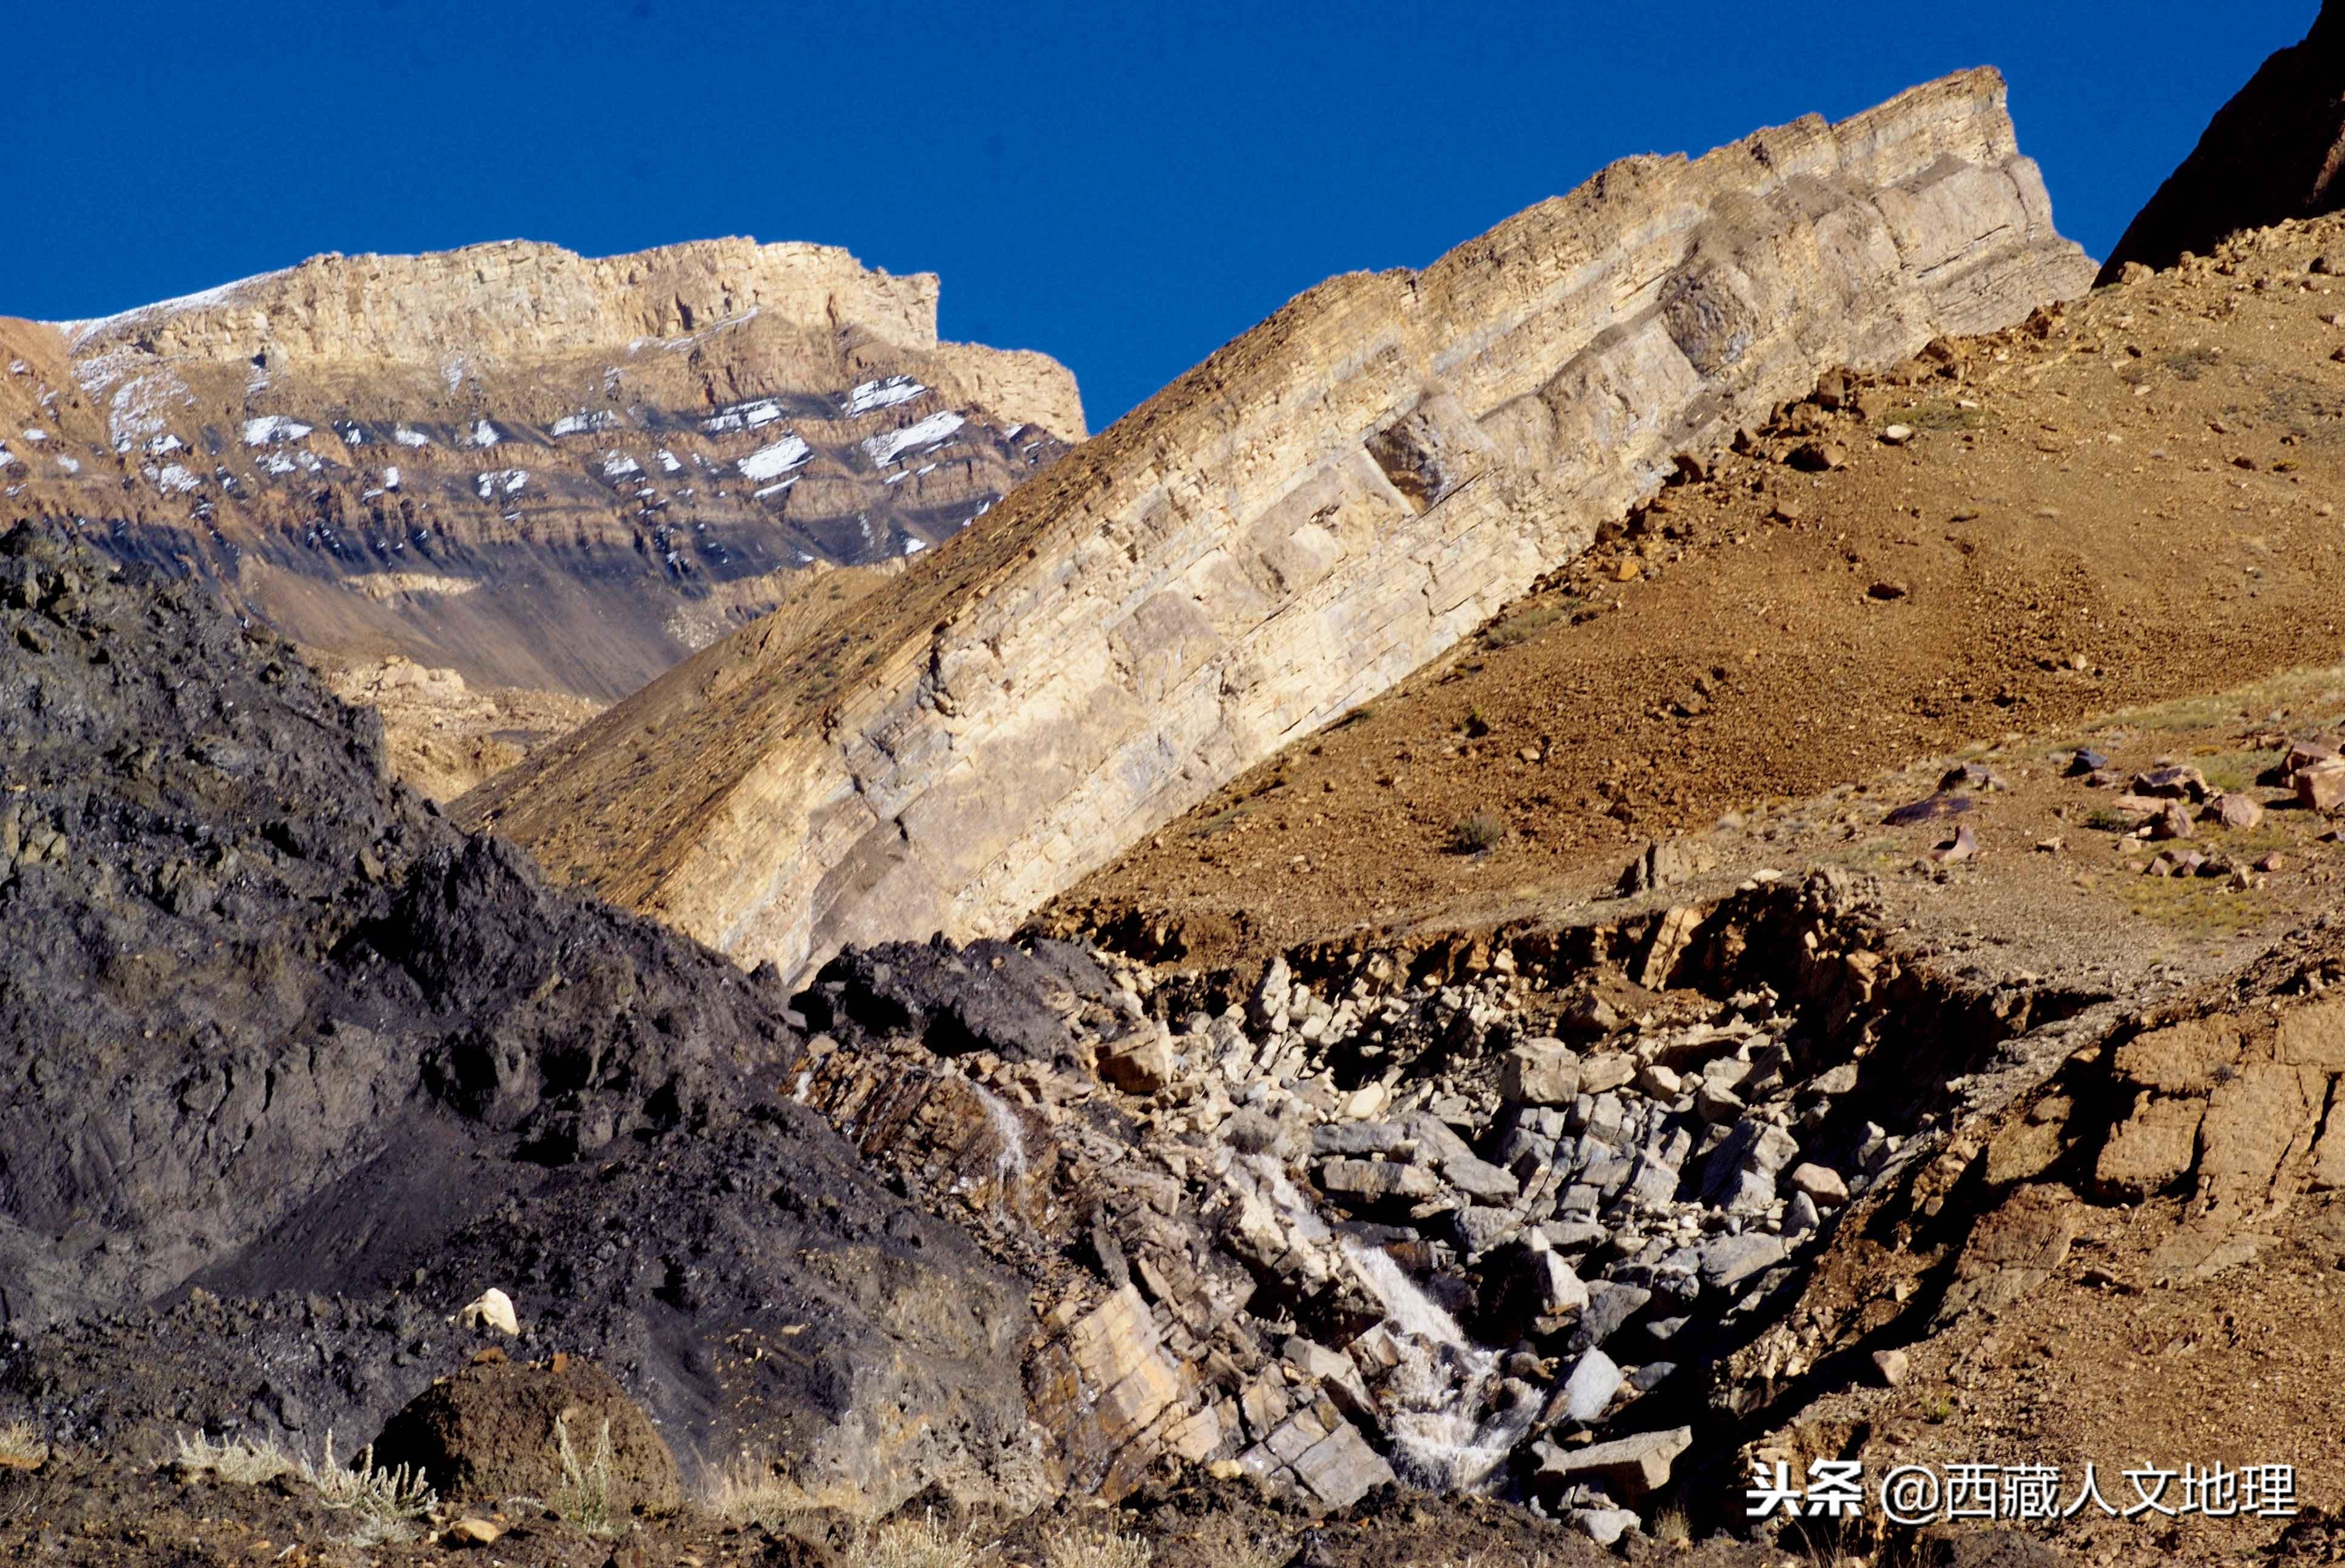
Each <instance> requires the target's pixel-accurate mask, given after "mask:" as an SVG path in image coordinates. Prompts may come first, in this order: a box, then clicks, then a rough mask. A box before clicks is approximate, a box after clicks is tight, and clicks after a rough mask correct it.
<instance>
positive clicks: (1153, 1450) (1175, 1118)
mask: <svg viewBox="0 0 2345 1568" xmlns="http://www.w3.org/2000/svg"><path fill="white" fill-rule="evenodd" d="M1877 895H1878V889H1877V887H1876V886H1873V885H1871V884H1869V883H1868V882H1867V881H1865V880H1863V879H1855V878H1851V877H1850V876H1848V875H1846V874H1845V873H1843V872H1840V871H1838V870H1827V871H1823V872H1820V873H1817V874H1815V875H1812V876H1810V877H1807V878H1805V879H1797V880H1795V879H1793V878H1790V877H1784V876H1780V875H1777V874H1775V873H1773V872H1764V873H1761V874H1760V875H1755V876H1753V877H1752V878H1751V879H1750V880H1749V881H1747V882H1745V883H1743V884H1742V885H1741V886H1740V887H1739V888H1738V889H1736V890H1735V891H1734V892H1732V893H1731V894H1730V895H1727V896H1726V897H1724V898H1722V899H1721V900H1719V901H1718V902H1715V903H1695V902H1689V903H1680V904H1670V905H1660V906H1658V907H1646V908H1642V909H1637V910H1631V909H1626V908H1624V909H1622V910H1620V911H1619V912H1618V913H1617V914H1616V915H1614V916H1611V917H1610V918H1607V919H1602V920H1599V921H1596V922H1593V923H1590V924H1587V925H1581V926H1568V927H1565V928H1562V929H1551V928H1544V927H1542V928H1538V929H1515V930H1509V931H1502V932H1497V933H1487V934H1477V933H1453V934H1441V935H1438V936H1432V935H1426V936H1416V937H1413V938H1407V939H1396V940H1393V941H1391V942H1390V943H1389V945H1382V946H1372V945H1371V944H1370V941H1369V940H1368V939H1366V938H1362V939H1360V940H1357V941H1354V942H1347V943H1345V944H1341V945H1335V944H1330V945H1327V946H1319V947H1314V948H1307V949H1298V950H1296V951H1295V952H1294V953H1293V954H1292V955H1290V956H1282V957H1279V958H1276V959H1274V960H1273V961H1272V962H1271V963H1270V964H1269V965H1268V966H1266V967H1265V968H1264V969H1263V970H1262V972H1261V973H1259V975H1258V976H1253V977H1252V978H1248V977H1245V976H1240V975H1238V974H1236V973H1233V972H1232V971H1227V970H1216V971H1207V970H1198V969H1193V968H1179V967H1171V966H1167V967H1161V968H1160V967H1154V966H1150V965H1149V964H1146V963H1142V962H1136V961H1133V960H1131V959H1128V958H1126V957H1123V956H1118V955H1113V954H1099V953H1097V952H1095V951H1086V950H1084V949H1082V948H1080V947H1077V946H1072V945H1069V944H1065V943H1060V942H1053V941H1042V940H1038V941H1033V942H1031V943H1030V945H1029V946H1025V947H1020V946H1011V945H1010V944H1005V943H999V942H980V943H976V944H973V945H971V946H969V947H967V948H963V949H955V948H953V947H952V946H950V945H949V944H939V943H934V942H930V943H920V944H913V943H890V944H886V945H883V946H878V947H872V948H859V947H850V948H848V949H847V950H845V951H843V952H842V953H840V954H839V955H838V956H837V957H835V958H834V959H833V960H832V961H831V962H830V963H828V964H827V965H826V966H824V967H823V968H822V970H821V971H820V972H819V973H818V975H817V978H816V980H815V983H814V984H813V985H812V986H809V987H808V988H807V990H805V991H803V992H801V993H799V995H798V996H797V998H796V1004H797V1007H799V1009H800V1010H801V1012H802V1013H803V1015H804V1016H805V1017H806V1018H807V1023H808V1025H809V1027H813V1028H817V1029H819V1030H820V1031H821V1032H820V1033H818V1034H816V1035H814V1036H813V1037H810V1038H809V1039H808V1040H807V1045H806V1048H805V1052H804V1054H803V1055H802V1057H800V1058H799V1059H798V1061H797V1062H796V1063H795V1064H793V1066H792V1067H791V1068H790V1069H789V1070H790V1074H791V1081H792V1083H793V1085H794V1093H795V1095H796V1097H797V1098H798V1099H799V1100H800V1101H802V1102H803V1103H805V1104H807V1105H808V1106H811V1107H813V1108H816V1109H817V1110H819V1111H820V1112H822V1114H823V1115H824V1116H825V1117H826V1118H828V1119H829V1120H830V1121H831V1122H832V1123H833V1125H835V1126H836V1127H837V1128H838V1129H839V1130H840V1131H841V1132H842V1133H844V1134H846V1135H847V1136H848V1138H850V1139H851V1140H852V1141H853V1142H854V1143H855V1144H856V1146H857V1147H858V1148H860V1149H861V1150H862V1151H863V1153H864V1154H865V1156H866V1158H869V1159H871V1160H873V1161H874V1162H875V1163H877V1164H878V1165H880V1166H883V1167H885V1168H888V1170H889V1171H890V1172H891V1174H892V1175H893V1176H895V1177H896V1178H898V1179H900V1180H901V1181H903V1182H904V1183H906V1184H907V1186H908V1189H909V1190H910V1191H912V1192H913V1193H914V1195H915V1196H917V1197H919V1198H921V1199H924V1200H925V1201H926V1202H928V1203H929V1205H930V1206H932V1207H933V1208H935V1209H938V1210H939V1211H940V1212H945V1213H950V1214H953V1215H955V1216H957V1217H959V1218H960V1219H962V1221H963V1223H965V1224H966V1225H968V1226H969V1228H970V1229H971V1230H972V1232H973V1233H974V1234H976V1235H977V1236H978V1237H979V1239H980V1241H981V1243H982V1244H983V1245H984V1246H985V1247H986V1248H987V1249H989V1250H990V1251H991V1252H992V1253H993V1254H994V1255H995V1256H996V1257H997V1258H999V1259H1001V1260H1002V1261H1003V1262H1005V1263H1006V1264H1008V1265H1010V1267H1013V1268H1015V1269H1016V1270H1018V1271H1019V1272H1020V1273H1021V1274H1023V1275H1024V1276H1025V1277H1027V1278H1028V1279H1030V1280H1034V1281H1035V1282H1036V1286H1037V1300H1038V1302H1044V1301H1047V1302H1048V1303H1049V1304H1048V1306H1047V1307H1045V1308H1043V1309H1042V1311H1041V1325H1040V1331H1039V1333H1038V1335H1037V1337H1036V1339H1035V1340H1034V1341H1033V1343H1032V1344H1031V1346H1030V1353H1029V1356H1028V1358H1027V1361H1026V1371H1027V1385H1028V1391H1029V1396H1030V1400H1031V1401H1032V1405H1033V1409H1034V1411H1035V1415H1036V1419H1037V1420H1038V1421H1040V1422H1041V1425H1042V1426H1043V1427H1044V1428H1045V1429H1046V1430H1047V1431H1050V1432H1051V1434H1052V1435H1053V1438H1054V1439H1055V1442H1054V1444H1053V1448H1052V1456H1053V1461H1054V1470H1053V1475H1054V1480H1055V1481H1056V1482H1057V1484H1060V1485H1062V1486H1064V1487H1066V1488H1068V1489H1070V1490H1071V1491H1074V1492H1081V1493H1084V1494H1094V1493H1095V1494H1098V1495H1101V1496H1104V1497H1107V1498H1111V1499H1112V1498H1115V1497H1119V1496H1122V1495H1123V1494H1125V1493H1127V1492H1131V1491H1132V1490H1133V1489H1135V1488H1136V1487H1138V1486H1139V1485H1141V1484H1142V1482H1145V1481H1146V1480H1148V1479H1149V1478H1150V1477H1152V1476H1153V1475H1159V1474H1162V1472H1165V1471H1166V1470H1167V1469H1168V1468H1172V1469H1179V1468H1181V1467H1184V1466H1192V1465H1203V1466H1205V1467H1209V1468H1211V1469H1213V1471H1215V1472H1218V1473H1220V1474H1223V1475H1225V1476H1235V1475H1240V1474H1244V1475H1251V1476H1253V1477H1254V1478H1255V1479H1257V1480H1258V1481H1260V1482H1262V1483H1264V1485H1266V1486H1268V1487H1270V1488H1271V1489H1273V1490H1274V1491H1280V1492H1288V1493H1291V1494H1293V1495H1295V1496H1297V1497H1299V1498H1301V1499H1303V1500H1304V1501H1305V1502H1309V1503H1312V1504H1315V1505H1317V1506H1322V1507H1337V1508H1341V1507H1346V1506H1349V1505H1351V1504H1353V1503H1355V1502H1357V1501H1359V1499H1360V1498H1361V1497H1362V1496H1364V1495H1365V1493H1366V1492H1369V1491H1370V1490H1372V1489H1373V1488H1375V1487H1376V1486H1379V1485H1381V1484H1383V1483H1385V1482H1387V1481H1389V1480H1393V1479H1400V1480H1404V1481H1406V1482H1410V1483H1412V1484H1415V1485H1418V1486H1424V1487H1428V1488H1431V1489H1434V1490H1436V1491H1456V1490H1473V1489H1486V1490H1493V1491H1497V1492H1504V1493H1506V1494H1508V1495H1512V1496H1516V1497H1518V1498H1524V1499H1537V1500H1538V1501H1539V1502H1541V1503H1542V1504H1543V1505H1544V1506H1546V1507H1548V1509H1549V1510H1550V1512H1558V1513H1567V1512H1568V1513H1569V1514H1570V1515H1571V1516H1572V1517H1574V1518H1575V1520H1581V1519H1582V1518H1583V1516H1588V1515H1599V1516H1603V1518H1602V1519H1599V1520H1596V1521H1584V1522H1603V1520H1604V1519H1609V1521H1610V1522H1616V1523H1618V1522H1622V1521H1623V1519H1627V1520H1634V1519H1635V1518H1636V1517H1637V1515H1636V1514H1634V1513H1625V1514H1624V1512H1623V1510H1624V1509H1636V1510H1642V1511H1643V1513H1644V1514H1645V1516H1647V1517H1648V1518H1650V1516H1651V1515H1652V1514H1654V1513H1655V1512H1658V1511H1659V1510H1660V1508H1662V1507H1665V1506H1666V1505H1667V1504H1668V1502H1669V1501H1670V1496H1671V1495H1672V1493H1671V1492H1670V1487H1671V1485H1672V1482H1673V1481H1674V1482H1684V1481H1685V1480H1686V1476H1685V1474H1684V1472H1683V1471H1682V1469H1681V1468H1680V1466H1679V1465H1678V1463H1677V1462H1678V1461H1679V1459H1680V1455H1684V1454H1687V1453H1688V1452H1689V1451H1690V1450H1691V1451H1692V1453H1693V1458H1691V1459H1690V1460H1689V1461H1688V1463H1689V1464H1693V1463H1713V1462H1715V1461H1716V1459H1717V1457H1718V1454H1719V1443H1720V1439H1721V1431H1723V1430H1724V1429H1723V1428H1721V1425H1720V1424H1719V1422H1718V1421H1716V1419H1715V1412H1714V1411H1712V1410H1711V1390H1712V1384H1713V1372H1714V1369H1715V1367H1716V1366H1717V1364H1718V1363H1719V1362H1720V1361H1721V1360H1722V1359H1724V1358H1727V1357H1730V1356H1733V1355H1737V1354H1741V1353H1742V1352H1743V1351H1744V1350H1745V1349H1746V1348H1747V1347H1749V1346H1751V1345H1752V1344H1753V1343H1755V1342H1757V1341H1758V1340H1761V1339H1762V1338H1763V1337H1764V1336H1766V1335H1767V1334H1769V1333H1771V1332H1772V1331H1773V1330H1774V1328H1775V1326H1776V1325H1777V1324H1778V1322H1779V1320H1781V1318H1782V1308H1783V1303H1784V1301H1785V1300H1787V1299H1788V1298H1789V1297H1790V1296H1792V1295H1794V1294H1796V1293H1797V1291H1798V1290H1799V1289H1800V1287H1801V1285H1802V1282H1803V1281H1804V1280H1805V1279H1806V1278H1807V1276H1808V1273H1809V1270H1811V1268H1812V1265H1813V1263H1814V1260H1815V1259H1816V1258H1817V1257H1819V1256H1820V1255H1821V1254H1822V1252H1823V1251H1824V1250H1825V1249H1826V1248H1827V1246H1828V1245H1830V1244H1831V1242H1832V1238H1833V1237H1834V1236H1835V1235H1836V1234H1837V1233H1839V1232H1840V1231H1841V1230H1843V1229H1844V1227H1842V1226H1841V1225H1840V1224H1839V1219H1840V1217H1841V1216H1842V1215H1843V1213H1844V1212H1845V1211H1847V1210H1848V1209H1849V1208H1850V1206H1851V1204H1852V1203H1853V1202H1856V1201H1863V1200H1866V1199H1868V1198H1869V1196H1870V1195H1871V1194H1873V1193H1875V1192H1876V1191H1878V1190H1880V1189H1883V1188H1884V1187H1886V1186H1890V1185H1893V1184H1894V1182H1895V1181H1896V1180H1897V1179H1898V1174H1897V1173H1898V1172H1900V1171H1901V1170H1903V1168H1906V1167H1907V1166H1909V1165H1910V1164H1911V1163H1912V1162H1913V1161H1914V1159H1915V1158H1919V1157H1926V1156H1927V1155H1929V1154H1932V1153H1934V1152H1935V1150H1936V1149H1937V1148H1938V1147H1939V1144H1940V1142H1941V1141H1942V1140H1941V1139H1940V1138H1938V1137H1937V1136H1936V1135H1935V1129H1936V1128H1938V1127H1939V1125H1940V1124H1941V1122H1942V1121H1943V1119H1944V1116H1945V1115H1946V1113H1947V1112H1948V1110H1949V1108H1951V1107H1953V1106H1954V1105H1955V1104H1957V1103H1958V1098H1957V1097H1956V1096H1955V1095H1954V1091H1953V1090H1952V1089H1951V1088H1950V1087H1948V1086H1949V1085H1950V1084H1952V1083H1954V1082H1955V1081H1961V1080H1966V1078H1967V1077H1968V1076H1969V1075H1973V1074H1974V1073H1975V1072H1976V1071H1977V1070H1978V1069H1980V1068H1982V1067H1990V1066H1991V1065H1993V1064H1995V1063H1998V1062H2001V1061H2002V1060H2004V1059H2005V1055H2006V1053H2016V1054H2020V1055H2025V1054H2028V1053H2027V1052H2026V1051H2025V1050H2024V1049H2023V1048H2022V1047H2021V1045H2020V1042H2023V1041H2025V1040H2026V1039H2028V1038H2029V1037H2032V1036H2041V1035H2045V1034H2047V1033H2049V1032H2052V1031H2056V1030H2058V1029H2059V1028H2060V1027H2062V1025H2063V1023H2064V1021H2066V1020H2067V1019H2068V1018H2069V1017H2071V1016H2072V1015H2073V1013H2074V1010H2075V1008H2076V1007H2077V1006H2078V1005H2079V1003H2080V1001H2081V1000H2082V999H2081V998H2076V997H2062V996H2050V995H2044V994H2029V993H2025V992H2017V991H2013V990H2008V989H2005V988H1990V987H1987V986H1979V985H1976V984H1974V983H1972V982H1969V981H1966V980H1963V979H1960V978H1958V977H1955V976H1950V975H1947V974H1945V973H1944V972H1942V971H1940V970H1938V969H1936V968H1934V967H1933V966H1931V965H1930V964H1929V963H1927V962H1926V961H1925V960H1923V959H1922V958H1920V957H1919V956H1917V955H1915V954H1914V952H1912V951H1911V950H1910V949H1907V948H1905V947H1904V946H1903V945H1902V944H1901V943H1900V942H1898V941H1897V940H1896V939H1895V935H1894V933H1893V932H1891V931H1888V930H1886V929H1884V928H1883V926H1881V925H1880V923H1879V922H1878V921H1877V920H1876V919H1875V916H1876V915H1877V913H1878V910H1877V905H1876V903H1875V900H1876V899H1877ZM1290 958H1291V960H1292V961H1291V962H1290ZM1583 1444H1586V1446H1582V1445H1583ZM1657 1493H1659V1494H1660V1495H1659V1496H1656V1495H1655V1494H1657ZM1673 1495H1674V1496H1676V1497H1678V1498H1680V1499H1682V1498H1684V1497H1685V1496H1687V1495H1688V1493H1687V1492H1686V1491H1684V1490H1682V1489H1681V1490H1679V1491H1677V1492H1675V1493H1674V1494H1673Z"/></svg>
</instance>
